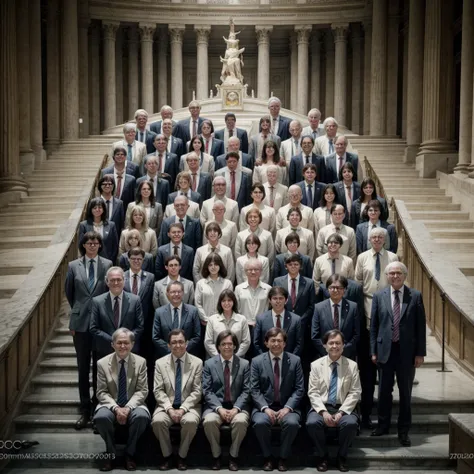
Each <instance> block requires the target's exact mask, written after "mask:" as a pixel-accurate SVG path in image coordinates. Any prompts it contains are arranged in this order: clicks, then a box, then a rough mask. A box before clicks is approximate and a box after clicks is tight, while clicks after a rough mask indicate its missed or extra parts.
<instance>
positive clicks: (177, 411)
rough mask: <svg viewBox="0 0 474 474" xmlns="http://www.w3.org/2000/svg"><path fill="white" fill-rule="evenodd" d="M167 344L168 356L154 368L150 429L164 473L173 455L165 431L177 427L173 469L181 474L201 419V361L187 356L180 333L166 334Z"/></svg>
mask: <svg viewBox="0 0 474 474" xmlns="http://www.w3.org/2000/svg"><path fill="white" fill-rule="evenodd" d="M167 340H168V349H167V352H168V355H165V356H164V357H162V358H161V359H158V360H157V361H156V364H155V382H154V387H155V388H154V391H153V393H154V395H155V399H156V409H155V412H154V413H153V420H152V422H151V426H152V428H153V433H154V434H155V436H156V437H157V438H158V441H159V443H160V447H161V452H162V454H163V457H164V462H163V463H162V464H161V465H160V466H159V469H160V471H167V470H169V469H171V467H172V459H171V456H172V454H173V448H172V446H171V439H170V434H169V428H170V426H171V425H175V424H179V425H181V442H180V445H179V452H178V461H177V468H178V470H180V471H185V470H186V469H187V462H186V457H187V455H188V450H189V446H190V444H191V442H192V440H193V439H194V436H195V435H196V431H197V427H198V425H199V421H200V419H201V397H202V393H201V387H202V385H201V377H202V361H201V360H200V359H198V358H197V357H194V356H192V355H191V354H189V353H188V351H187V344H188V343H187V340H186V336H185V332H184V331H183V329H173V330H172V331H170V332H169V334H168V337H167Z"/></svg>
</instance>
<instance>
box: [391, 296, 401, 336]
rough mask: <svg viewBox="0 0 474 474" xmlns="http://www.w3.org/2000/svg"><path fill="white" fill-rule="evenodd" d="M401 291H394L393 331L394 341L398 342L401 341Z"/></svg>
mask: <svg viewBox="0 0 474 474" xmlns="http://www.w3.org/2000/svg"><path fill="white" fill-rule="evenodd" d="M399 293H400V291H399V290H395V291H394V299H393V331H392V341H393V342H398V341H399V340H400V297H399V296H398V294H399Z"/></svg>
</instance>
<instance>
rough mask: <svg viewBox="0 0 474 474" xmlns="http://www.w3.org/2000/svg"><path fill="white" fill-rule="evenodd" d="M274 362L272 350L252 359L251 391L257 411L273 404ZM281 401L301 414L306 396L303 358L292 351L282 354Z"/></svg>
mask: <svg viewBox="0 0 474 474" xmlns="http://www.w3.org/2000/svg"><path fill="white" fill-rule="evenodd" d="M273 381H274V376H273V364H272V360H271V358H270V352H265V353H264V354H260V355H259V356H257V357H254V358H253V359H252V365H251V368H250V393H251V395H252V400H253V405H254V409H253V412H255V411H261V410H262V408H263V407H266V406H270V405H272V404H273V400H274V391H273ZM280 381H281V383H280V403H281V405H283V406H288V407H290V408H291V409H292V410H293V411H295V412H296V413H298V414H299V415H300V416H301V410H300V405H301V401H302V399H303V396H304V378H303V369H302V368H301V360H300V358H299V357H298V356H296V355H294V354H291V353H290V352H286V351H285V352H283V354H282V368H281V378H280Z"/></svg>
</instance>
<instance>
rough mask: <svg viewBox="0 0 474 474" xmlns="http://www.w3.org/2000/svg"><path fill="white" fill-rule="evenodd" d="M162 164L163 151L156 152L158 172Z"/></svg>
mask: <svg viewBox="0 0 474 474" xmlns="http://www.w3.org/2000/svg"><path fill="white" fill-rule="evenodd" d="M162 165H163V153H158V173H161V167H162Z"/></svg>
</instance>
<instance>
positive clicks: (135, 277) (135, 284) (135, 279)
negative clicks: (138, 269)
mask: <svg viewBox="0 0 474 474" xmlns="http://www.w3.org/2000/svg"><path fill="white" fill-rule="evenodd" d="M132 293H133V294H134V295H138V275H137V274H136V273H134V274H133V285H132Z"/></svg>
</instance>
